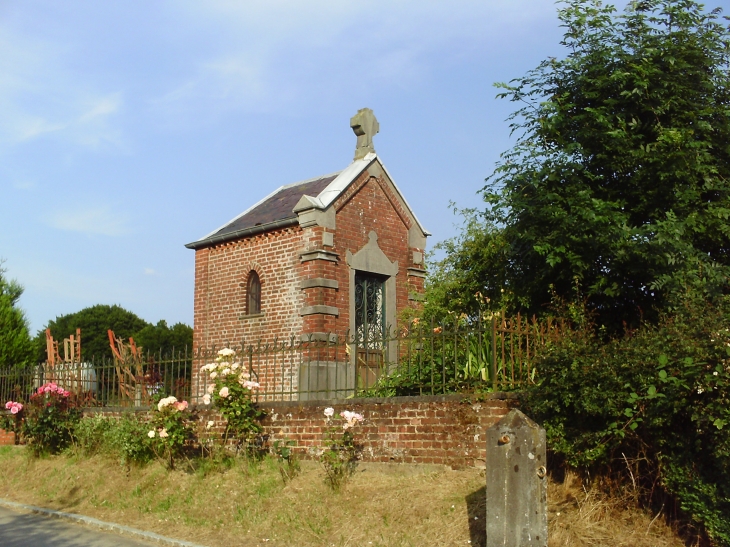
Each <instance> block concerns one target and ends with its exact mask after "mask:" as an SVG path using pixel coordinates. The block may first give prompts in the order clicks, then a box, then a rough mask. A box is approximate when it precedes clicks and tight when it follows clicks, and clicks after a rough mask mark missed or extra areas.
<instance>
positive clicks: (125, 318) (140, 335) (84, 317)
mask: <svg viewBox="0 0 730 547" xmlns="http://www.w3.org/2000/svg"><path fill="white" fill-rule="evenodd" d="M47 328H49V329H51V335H53V338H54V339H55V340H58V341H60V340H63V339H64V338H67V337H68V336H69V335H71V334H75V333H76V329H77V328H80V329H81V352H82V356H83V358H84V359H86V360H91V359H92V358H93V359H97V360H98V359H101V358H106V359H111V358H112V352H111V348H110V347H109V337H108V335H107V331H108V330H109V329H111V330H113V331H114V334H115V335H117V336H119V337H120V338H122V339H124V340H127V339H128V338H130V337H132V338H134V340H135V342H136V344H137V346H138V347H142V348H143V349H144V350H149V351H151V352H154V353H162V354H163V355H166V354H168V353H170V352H172V350H173V349H175V350H182V349H184V348H185V347H186V346H187V347H190V348H192V344H193V330H192V329H191V328H190V327H188V326H187V325H184V324H182V323H176V324H175V325H173V326H172V328H170V327H168V326H167V322H165V321H164V320H163V321H159V322H158V323H157V325H152V324H150V323H147V322H146V321H145V320H144V319H142V318H140V317H138V316H137V315H135V314H134V313H132V312H131V311H127V310H125V309H124V308H122V307H121V306H117V305H114V306H108V305H105V304H98V305H96V306H91V307H88V308H84V309H83V310H80V311H78V312H75V313H70V314H67V315H62V316H59V317H56V319H54V320H52V321H49V322H48V325H47ZM34 345H35V351H36V359H37V360H38V361H45V360H46V335H45V329H43V330H41V331H40V332H38V334H37V336H36V337H35V339H34Z"/></svg>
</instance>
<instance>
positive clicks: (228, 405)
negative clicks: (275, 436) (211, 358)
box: [201, 348, 264, 456]
mask: <svg viewBox="0 0 730 547" xmlns="http://www.w3.org/2000/svg"><path fill="white" fill-rule="evenodd" d="M201 371H202V372H205V373H207V374H208V378H209V379H210V383H209V384H208V392H207V393H206V394H205V395H204V396H203V402H204V403H205V404H206V405H208V404H210V403H211V402H213V403H214V404H215V406H216V408H218V409H219V410H220V412H221V414H222V415H223V417H224V418H225V420H226V429H225V433H224V434H223V438H222V439H221V442H222V444H223V446H226V445H227V443H228V440H229V439H233V440H235V441H236V451H237V452H238V451H239V450H241V449H243V450H244V452H245V453H246V454H247V455H249V456H257V455H259V453H260V452H261V451H262V447H263V442H264V439H263V438H262V436H261V434H262V432H263V426H262V425H261V420H262V419H263V417H264V412H263V411H262V410H261V409H259V408H258V405H256V403H255V402H254V401H253V399H252V397H251V395H252V390H254V389H258V388H259V387H260V386H259V384H258V382H255V381H253V380H251V374H250V372H248V371H246V369H245V368H243V367H242V366H241V364H240V363H239V362H238V361H236V353H235V352H234V351H233V350H232V349H229V348H223V349H222V350H220V351H219V352H218V357H216V360H215V362H214V363H209V364H207V365H203V367H202V368H201Z"/></svg>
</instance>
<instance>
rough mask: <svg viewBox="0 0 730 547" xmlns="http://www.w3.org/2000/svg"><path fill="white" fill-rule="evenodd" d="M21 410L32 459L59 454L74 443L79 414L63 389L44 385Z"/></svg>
mask: <svg viewBox="0 0 730 547" xmlns="http://www.w3.org/2000/svg"><path fill="white" fill-rule="evenodd" d="M16 405H17V403H16ZM16 408H17V406H16ZM21 409H22V410H24V411H25V419H24V421H23V423H22V426H21V431H22V434H23V436H24V437H25V439H26V442H27V445H28V448H29V449H30V450H31V452H32V453H33V454H34V455H36V456H41V455H45V454H58V453H59V452H60V451H61V450H63V449H65V448H67V447H68V446H69V445H70V444H71V443H72V442H73V431H74V427H75V425H76V423H77V422H78V421H79V419H80V418H81V412H80V411H79V409H78V408H77V406H76V403H75V402H74V401H73V400H72V398H71V393H69V392H68V391H66V390H65V389H63V388H62V387H60V386H58V385H57V384H55V383H53V382H49V383H47V384H43V385H42V386H40V387H39V388H38V390H37V391H36V393H34V394H33V395H31V397H30V401H29V403H28V405H26V407H24V408H23V407H21ZM11 412H12V410H11Z"/></svg>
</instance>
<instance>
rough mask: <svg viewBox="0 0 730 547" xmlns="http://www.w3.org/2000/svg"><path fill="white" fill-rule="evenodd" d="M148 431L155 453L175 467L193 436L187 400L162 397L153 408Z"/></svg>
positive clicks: (168, 464) (171, 467)
mask: <svg viewBox="0 0 730 547" xmlns="http://www.w3.org/2000/svg"><path fill="white" fill-rule="evenodd" d="M149 426H151V429H150V430H149V431H148V432H147V437H148V438H149V439H150V446H151V448H152V451H153V452H154V453H155V455H156V456H157V457H158V458H159V459H160V460H161V461H163V462H164V463H165V464H166V465H167V466H168V467H169V468H170V469H175V460H179V459H180V458H181V457H182V455H183V451H184V449H185V445H186V443H187V442H188V441H189V440H191V439H192V438H193V428H192V424H191V417H190V411H189V410H188V402H187V401H178V400H177V399H176V398H175V397H173V396H169V397H162V398H160V399H159V400H158V401H157V402H156V406H154V407H153V409H152V416H151V418H150V422H149Z"/></svg>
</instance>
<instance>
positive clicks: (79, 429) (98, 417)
mask: <svg viewBox="0 0 730 547" xmlns="http://www.w3.org/2000/svg"><path fill="white" fill-rule="evenodd" d="M116 422H117V420H116V419H115V418H112V417H109V416H104V415H102V414H95V415H93V416H84V417H83V418H81V419H80V420H79V421H78V422H77V423H76V426H75V427H74V431H73V436H74V439H75V441H76V442H75V447H76V450H77V451H78V452H80V453H81V454H82V455H84V456H95V455H96V454H108V453H109V452H110V446H109V436H110V435H109V433H110V431H111V430H112V429H114V427H115V425H116Z"/></svg>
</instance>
